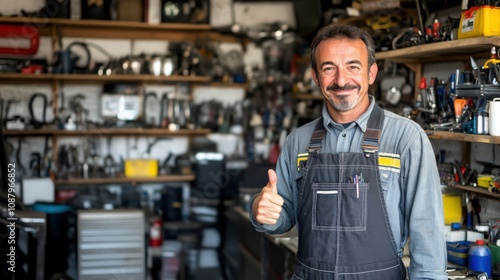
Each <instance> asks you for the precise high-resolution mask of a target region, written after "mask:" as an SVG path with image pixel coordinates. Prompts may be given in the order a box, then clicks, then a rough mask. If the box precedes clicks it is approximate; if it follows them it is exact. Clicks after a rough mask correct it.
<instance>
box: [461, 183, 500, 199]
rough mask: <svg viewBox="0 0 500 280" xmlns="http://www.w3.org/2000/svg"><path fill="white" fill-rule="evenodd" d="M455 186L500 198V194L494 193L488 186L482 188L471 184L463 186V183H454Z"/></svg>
mask: <svg viewBox="0 0 500 280" xmlns="http://www.w3.org/2000/svg"><path fill="white" fill-rule="evenodd" d="M454 187H455V188H458V189H461V190H464V191H469V192H473V193H477V194H481V195H485V196H489V197H493V198H496V199H500V194H497V193H492V192H490V191H489V190H488V189H486V188H482V187H469V186H462V185H454Z"/></svg>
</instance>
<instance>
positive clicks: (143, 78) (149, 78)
mask: <svg viewBox="0 0 500 280" xmlns="http://www.w3.org/2000/svg"><path fill="white" fill-rule="evenodd" d="M53 77H54V79H56V80H60V81H65V82H82V81H89V82H99V81H102V82H123V81H129V82H148V83H152V82H158V83H161V82H200V83H203V82H209V81H210V77H205V76H177V75H176V76H153V75H110V76H99V75H93V74H55V75H53Z"/></svg>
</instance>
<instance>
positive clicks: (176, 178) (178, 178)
mask: <svg viewBox="0 0 500 280" xmlns="http://www.w3.org/2000/svg"><path fill="white" fill-rule="evenodd" d="M194 179H195V176H194V175H165V176H158V177H145V178H127V177H112V178H87V179H83V178H72V179H68V180H55V181H54V185H55V186H56V187H57V186H70V185H71V186H75V185H106V184H130V185H137V184H140V183H165V182H191V181H194Z"/></svg>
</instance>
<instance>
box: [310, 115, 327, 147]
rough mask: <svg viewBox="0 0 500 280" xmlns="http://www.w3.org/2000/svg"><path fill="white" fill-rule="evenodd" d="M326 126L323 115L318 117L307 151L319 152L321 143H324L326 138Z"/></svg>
mask: <svg viewBox="0 0 500 280" xmlns="http://www.w3.org/2000/svg"><path fill="white" fill-rule="evenodd" d="M325 133H326V130H325V126H324V125H323V117H320V118H319V119H318V122H317V123H316V127H314V131H313V133H312V135H311V140H309V147H308V148H307V152H308V153H309V154H314V153H317V152H318V151H319V150H320V149H321V144H322V143H323V139H324V138H325Z"/></svg>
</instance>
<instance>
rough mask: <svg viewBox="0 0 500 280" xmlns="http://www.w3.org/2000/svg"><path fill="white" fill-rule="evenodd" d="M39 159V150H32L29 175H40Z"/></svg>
mask: <svg viewBox="0 0 500 280" xmlns="http://www.w3.org/2000/svg"><path fill="white" fill-rule="evenodd" d="M41 159H42V156H41V155H40V153H39V152H32V153H31V156H30V164H29V167H30V171H31V172H30V173H31V177H35V178H39V177H40V176H41V172H40V171H41Z"/></svg>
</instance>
